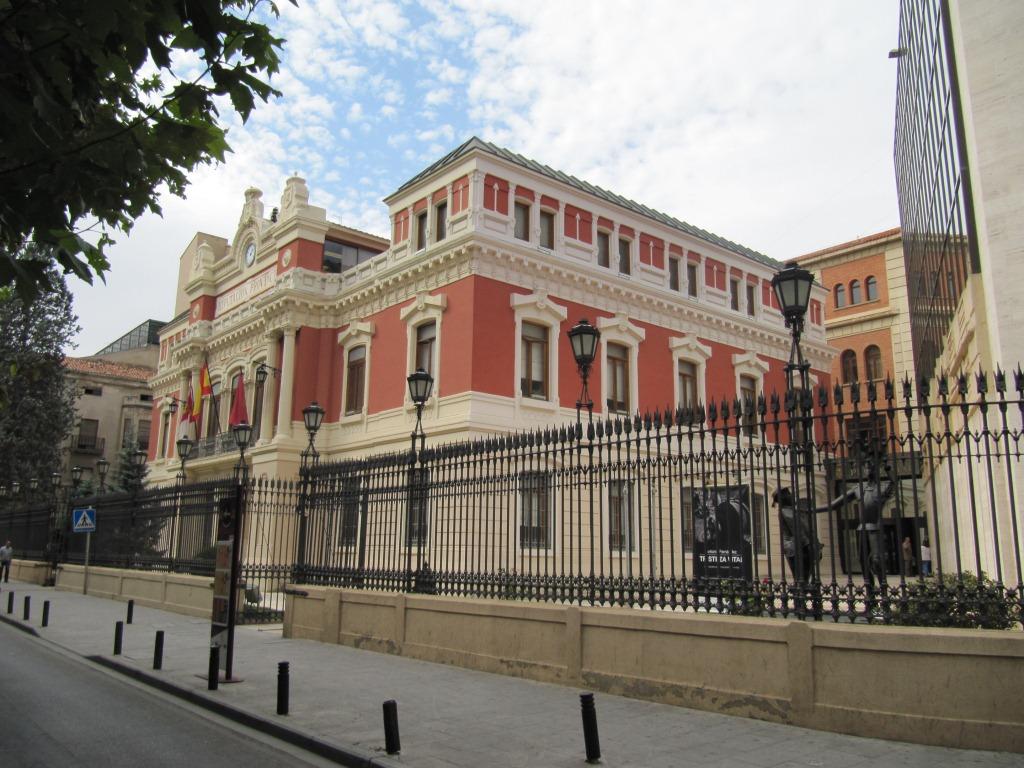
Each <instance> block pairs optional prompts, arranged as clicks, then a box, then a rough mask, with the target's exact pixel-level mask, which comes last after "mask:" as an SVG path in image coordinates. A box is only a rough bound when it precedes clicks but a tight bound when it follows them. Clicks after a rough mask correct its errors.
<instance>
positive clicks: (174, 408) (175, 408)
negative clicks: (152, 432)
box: [164, 395, 184, 413]
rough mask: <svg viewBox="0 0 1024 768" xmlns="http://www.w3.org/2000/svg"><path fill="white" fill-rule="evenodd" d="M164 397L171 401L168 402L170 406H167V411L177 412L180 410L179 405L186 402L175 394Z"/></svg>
mask: <svg viewBox="0 0 1024 768" xmlns="http://www.w3.org/2000/svg"><path fill="white" fill-rule="evenodd" d="M164 399H165V400H170V401H171V402H170V403H169V404H168V406H167V412H168V413H177V412H178V406H179V405H184V403H182V401H181V400H179V399H178V398H176V397H175V396H174V395H167V396H166V397H165V398H164Z"/></svg>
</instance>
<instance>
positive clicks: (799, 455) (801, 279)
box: [772, 264, 821, 619]
mask: <svg viewBox="0 0 1024 768" xmlns="http://www.w3.org/2000/svg"><path fill="white" fill-rule="evenodd" d="M813 284H814V275H813V274H812V273H811V272H809V271H808V270H806V269H803V268H802V267H798V266H796V265H795V264H790V265H788V266H787V267H786V268H785V269H783V270H782V271H780V272H778V273H776V275H775V276H774V277H773V278H772V288H773V289H774V290H775V296H776V298H777V299H778V300H779V307H780V309H781V310H782V316H783V318H784V319H785V322H786V327H787V328H789V330H790V335H791V336H792V339H793V342H792V345H791V347H790V352H789V362H788V363H787V364H786V368H785V371H786V388H787V395H788V396H787V398H786V400H787V402H788V403H791V404H792V407H793V410H792V411H791V415H790V423H789V440H790V445H791V448H790V484H791V486H792V493H793V510H794V512H795V514H794V515H793V519H794V536H795V538H796V540H797V541H800V540H801V536H802V534H801V532H800V526H801V524H802V523H803V524H809V525H810V526H811V531H810V535H811V536H812V537H813V540H814V541H817V530H816V529H817V525H816V524H815V520H814V518H813V517H811V518H810V520H809V522H804V521H802V520H801V515H800V510H801V509H802V508H806V509H813V508H814V503H813V501H814V464H813V461H814V455H813V453H814V445H813V417H812V415H811V410H810V409H811V405H812V400H811V394H810V389H811V377H810V373H811V364H810V363H809V362H807V359H806V358H805V357H804V353H803V350H802V349H801V348H800V337H801V335H802V334H803V330H804V317H805V316H806V314H807V305H808V303H809V302H810V298H811V286H812V285H813ZM801 465H802V466H801ZM801 476H802V479H803V485H804V487H803V493H801V488H800V485H801ZM801 496H802V497H803V499H802V500H801ZM802 554H803V552H802V548H801V547H797V549H796V561H797V562H796V566H797V570H798V571H800V572H801V573H807V574H809V575H810V580H811V582H812V584H810V585H807V584H802V585H801V586H804V587H809V588H810V590H811V599H812V602H813V610H814V615H815V618H819V619H820V617H821V594H820V585H819V582H818V562H817V558H812V560H813V562H811V563H807V564H804V563H802V562H800V558H801V557H802ZM794 578H797V577H796V574H794ZM801 580H802V579H801ZM802 603H803V600H802V599H801V600H800V604H799V605H798V607H797V614H798V615H803V609H804V606H803V604H802Z"/></svg>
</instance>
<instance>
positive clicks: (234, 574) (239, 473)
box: [224, 421, 252, 680]
mask: <svg viewBox="0 0 1024 768" xmlns="http://www.w3.org/2000/svg"><path fill="white" fill-rule="evenodd" d="M231 434H232V435H233V436H234V438H235V445H236V446H238V466H237V467H235V479H236V481H237V484H236V486H235V509H234V514H233V515H232V516H231V571H230V573H229V575H228V583H229V584H230V585H231V591H230V592H229V594H228V642H227V651H226V654H227V655H226V658H225V662H224V677H225V679H226V680H232V679H233V678H232V667H233V665H234V658H235V619H236V614H237V612H238V591H239V590H240V589H242V588H243V584H242V580H241V564H242V530H243V526H242V516H243V515H244V514H245V489H246V484H247V482H248V479H249V467H248V466H247V465H246V463H245V449H246V448H248V447H249V440H250V439H251V438H252V426H250V425H249V424H247V423H246V422H244V421H243V422H241V423H239V424H235V425H234V426H233V427H231Z"/></svg>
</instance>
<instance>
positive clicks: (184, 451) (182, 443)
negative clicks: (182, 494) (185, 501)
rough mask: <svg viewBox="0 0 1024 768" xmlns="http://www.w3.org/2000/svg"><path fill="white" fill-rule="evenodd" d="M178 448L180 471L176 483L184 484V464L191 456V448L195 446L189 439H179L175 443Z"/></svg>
mask: <svg viewBox="0 0 1024 768" xmlns="http://www.w3.org/2000/svg"><path fill="white" fill-rule="evenodd" d="M177 446H178V458H179V459H181V471H180V472H178V482H180V483H184V482H185V462H186V461H188V457H189V456H191V455H192V448H193V446H195V443H193V442H192V441H191V440H190V439H189V438H187V437H181V438H179V439H178V442H177Z"/></svg>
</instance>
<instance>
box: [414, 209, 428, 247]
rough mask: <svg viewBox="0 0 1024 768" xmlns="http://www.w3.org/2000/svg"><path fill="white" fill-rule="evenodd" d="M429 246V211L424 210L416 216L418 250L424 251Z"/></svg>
mask: <svg viewBox="0 0 1024 768" xmlns="http://www.w3.org/2000/svg"><path fill="white" fill-rule="evenodd" d="M426 247H427V212H426V211H423V213H420V214H419V215H417V216H416V250H417V251H422V250H423V249H424V248H426Z"/></svg>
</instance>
